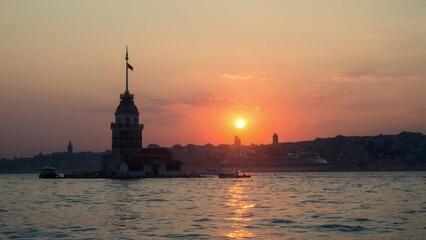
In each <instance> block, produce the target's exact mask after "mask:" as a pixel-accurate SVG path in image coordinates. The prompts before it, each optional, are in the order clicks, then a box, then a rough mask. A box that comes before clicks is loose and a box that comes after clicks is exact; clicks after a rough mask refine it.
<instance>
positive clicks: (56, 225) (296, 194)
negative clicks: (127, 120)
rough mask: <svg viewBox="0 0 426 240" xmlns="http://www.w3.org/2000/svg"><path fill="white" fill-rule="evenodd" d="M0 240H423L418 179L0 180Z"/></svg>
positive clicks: (402, 175) (425, 187) (425, 221)
mask: <svg viewBox="0 0 426 240" xmlns="http://www.w3.org/2000/svg"><path fill="white" fill-rule="evenodd" d="M0 238H1V239H8V238H11V239H12V238H23V239H30V238H35V239H56V238H63V239H174V238H182V239H246V238H252V239H410V238H411V239H425V238H426V172H379V173H377V172H376V173H253V177H252V178H249V179H219V178H217V177H212V178H201V179H195V178H194V179H138V180H109V179H58V180H52V179H43V180H42V179H37V176H36V175H35V174H34V175H32V174H23V175H18V174H3V175H0Z"/></svg>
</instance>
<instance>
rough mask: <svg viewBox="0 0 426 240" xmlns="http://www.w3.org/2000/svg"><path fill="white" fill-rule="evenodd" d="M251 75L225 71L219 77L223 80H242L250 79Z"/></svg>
mask: <svg viewBox="0 0 426 240" xmlns="http://www.w3.org/2000/svg"><path fill="white" fill-rule="evenodd" d="M252 78H253V76H252V75H243V74H231V73H225V74H222V75H220V79H221V80H222V81H223V82H226V81H243V80H250V79H252Z"/></svg>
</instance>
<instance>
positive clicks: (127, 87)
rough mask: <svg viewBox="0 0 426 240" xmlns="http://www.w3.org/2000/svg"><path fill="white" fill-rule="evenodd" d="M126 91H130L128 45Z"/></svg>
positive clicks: (127, 54)
mask: <svg viewBox="0 0 426 240" xmlns="http://www.w3.org/2000/svg"><path fill="white" fill-rule="evenodd" d="M125 59H126V93H128V92H129V63H128V61H129V53H128V49H127V45H126V58H125Z"/></svg>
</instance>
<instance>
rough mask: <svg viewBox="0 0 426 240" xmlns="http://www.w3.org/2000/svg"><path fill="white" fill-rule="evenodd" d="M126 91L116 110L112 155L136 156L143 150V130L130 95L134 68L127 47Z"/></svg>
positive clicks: (112, 127) (112, 125)
mask: <svg viewBox="0 0 426 240" xmlns="http://www.w3.org/2000/svg"><path fill="white" fill-rule="evenodd" d="M125 59H126V91H125V92H124V94H120V104H119V105H118V107H117V109H116V110H115V122H114V123H111V130H112V154H124V155H135V154H140V153H141V150H142V129H143V124H139V112H138V108H137V107H136V105H135V102H134V101H133V94H130V93H129V83H128V76H129V75H128V71H129V69H130V70H132V71H133V67H132V66H131V65H130V64H129V63H128V60H129V55H128V51H127V47H126V58H125Z"/></svg>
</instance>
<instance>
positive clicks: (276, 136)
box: [272, 133, 278, 145]
mask: <svg viewBox="0 0 426 240" xmlns="http://www.w3.org/2000/svg"><path fill="white" fill-rule="evenodd" d="M272 144H274V145H278V134H276V133H274V135H273V136H272Z"/></svg>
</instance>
